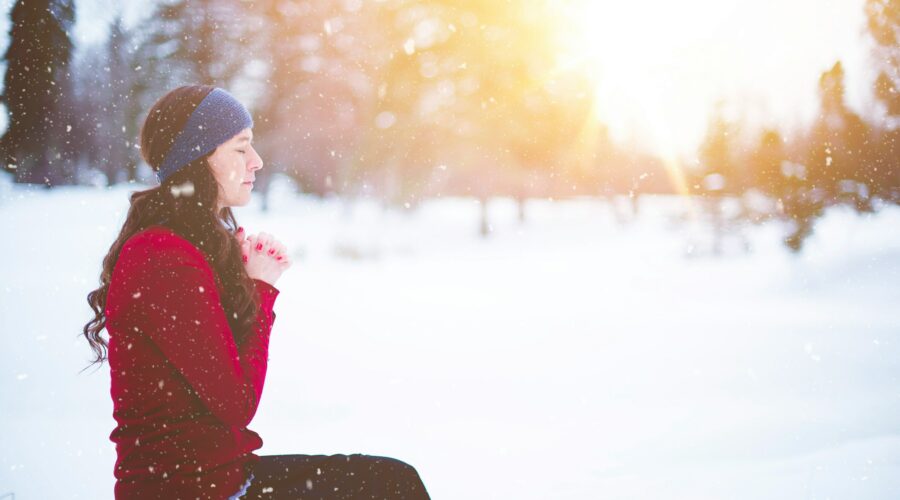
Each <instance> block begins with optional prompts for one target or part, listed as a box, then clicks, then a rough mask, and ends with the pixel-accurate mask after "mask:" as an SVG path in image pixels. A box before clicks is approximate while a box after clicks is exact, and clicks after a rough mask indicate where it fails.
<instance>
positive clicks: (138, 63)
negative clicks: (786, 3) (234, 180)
mask: <svg viewBox="0 0 900 500" xmlns="http://www.w3.org/2000/svg"><path fill="white" fill-rule="evenodd" d="M152 5H153V9H154V11H153V13H152V15H149V16H148V17H146V18H145V19H143V20H142V21H141V22H140V23H138V24H137V25H135V26H127V25H126V24H125V23H124V21H123V20H122V19H121V17H117V18H116V19H115V20H114V21H113V22H112V24H111V26H110V29H109V36H108V38H107V39H106V40H105V41H104V42H103V43H99V44H95V45H92V46H89V47H79V49H80V50H79V51H78V57H74V54H75V51H74V48H75V47H73V43H72V38H71V30H72V26H73V24H74V21H75V3H74V1H72V0H27V1H24V0H18V1H16V2H15V4H14V6H13V8H12V11H11V19H12V27H11V29H10V44H9V47H8V49H7V51H6V54H5V56H4V59H5V61H6V63H7V68H6V73H5V75H4V90H3V93H2V95H0V102H2V103H3V104H4V105H5V107H6V112H7V114H8V117H9V120H8V122H9V125H8V127H7V130H6V131H5V133H4V135H3V137H2V139H0V154H2V155H3V168H4V170H5V171H7V172H9V173H10V174H11V175H12V176H13V177H14V179H15V181H16V182H20V183H32V184H44V185H47V186H48V187H50V186H57V185H63V184H76V183H93V184H100V185H106V184H116V183H121V182H134V181H138V180H147V181H152V178H151V177H150V175H149V171H148V169H147V168H146V166H144V165H142V163H141V160H140V155H139V150H138V145H137V140H138V135H139V127H140V123H141V122H142V120H143V118H144V116H143V113H145V112H146V110H147V109H149V107H150V106H151V104H152V103H153V102H154V101H155V100H156V99H157V98H158V97H159V96H161V95H162V94H164V93H165V92H166V91H168V90H169V89H171V88H174V87H175V86H178V85H182V84H188V83H205V84H211V85H217V86H222V87H225V88H228V89H229V90H231V91H232V92H234V93H236V94H238V95H239V96H246V97H247V99H245V101H246V102H247V104H248V106H249V107H250V108H251V110H252V112H253V113H254V118H255V123H256V125H255V133H256V136H257V137H258V140H257V142H258V144H259V147H260V149H261V151H262V152H263V157H264V159H265V160H266V163H267V168H266V169H263V170H262V171H261V172H262V173H265V175H263V176H261V177H262V179H261V182H260V185H261V186H260V187H261V188H262V189H263V190H265V186H266V181H267V176H268V175H271V173H273V172H282V173H284V174H286V175H289V176H291V177H292V178H293V179H295V180H296V182H297V184H298V186H299V187H300V188H301V189H302V190H303V191H305V192H310V193H316V194H319V195H326V194H330V193H335V194H340V195H343V196H358V195H375V196H379V197H380V198H381V199H383V200H385V202H386V203H390V204H402V205H404V206H414V205H416V204H417V203H419V202H420V201H422V200H423V199H427V198H431V197H436V196H472V197H476V198H480V199H482V200H487V199H488V198H490V197H494V196H508V197H512V198H515V199H517V200H520V201H521V202H524V200H526V199H528V198H534V197H543V198H547V197H550V198H553V199H561V198H565V197H570V196H613V195H622V194H628V195H630V198H632V199H635V200H636V199H637V196H638V195H640V194H644V193H674V192H678V191H679V190H677V189H676V187H675V185H674V183H673V182H672V180H671V177H670V175H669V174H668V173H667V170H666V168H664V165H663V163H662V162H661V161H660V160H659V159H657V158H655V157H654V156H652V155H649V154H646V153H642V152H640V151H636V150H634V149H632V148H624V147H622V146H619V145H617V144H616V143H614V142H613V141H612V140H611V138H610V136H609V133H608V130H607V128H606V127H605V126H604V125H603V124H602V123H598V122H597V121H596V118H595V117H594V116H592V115H591V112H590V110H591V109H592V107H593V98H594V96H593V89H592V85H591V83H590V82H589V81H588V80H587V79H586V77H585V76H584V75H582V74H580V73H579V72H578V71H565V70H563V71H561V70H559V61H558V55H557V54H555V53H554V49H553V47H554V46H555V45H554V43H553V42H554V36H557V35H558V33H559V32H560V31H561V30H562V29H563V27H561V26H556V25H554V24H553V21H552V20H553V19H554V16H552V15H551V14H552V13H551V11H550V9H552V5H550V4H549V3H548V2H546V0H515V1H503V2H483V1H479V0H384V1H381V2H363V1H354V0H348V1H342V2H334V1H331V0H308V1H305V2H284V1H278V0H257V1H254V2H217V1H214V0H192V1H187V0H158V1H157V2H155V3H153V4H152ZM865 9H866V15H867V20H868V32H869V36H870V37H871V40H872V41H873V46H874V47H875V48H874V51H875V54H874V55H875V57H873V60H874V61H876V64H877V65H879V67H878V68H876V69H877V71H878V78H877V79H876V82H875V87H874V89H873V94H874V98H875V99H876V100H877V101H878V102H879V103H880V105H881V108H882V109H881V112H880V115H879V116H872V117H865V119H864V118H863V117H861V116H859V115H857V114H856V113H855V112H853V111H852V110H850V109H849V108H848V107H847V106H846V102H845V97H844V71H843V68H842V66H841V63H840V62H837V63H835V65H834V66H833V67H832V68H831V69H829V70H828V71H826V72H824V73H823V74H822V76H821V78H820V80H819V100H820V109H821V112H820V114H819V116H818V118H817V119H816V120H815V123H814V124H813V125H812V126H811V128H810V129H809V130H806V131H802V133H799V134H795V136H794V137H792V138H791V140H790V141H786V140H784V138H783V133H782V131H779V130H777V129H768V130H763V131H761V132H760V133H759V135H758V138H757V139H756V141H755V144H753V145H751V146H750V147H747V146H746V145H745V144H741V143H739V142H738V141H737V134H736V133H734V128H735V127H736V124H733V123H729V122H728V120H726V119H725V118H724V117H723V116H722V115H721V114H715V115H714V116H713V117H712V119H711V120H710V122H709V131H708V134H707V137H706V139H705V141H704V142H703V144H702V145H701V147H700V150H699V151H698V153H699V155H698V156H699V158H700V164H699V165H698V166H695V167H694V168H689V169H686V170H685V175H686V180H687V182H686V185H687V188H688V191H689V193H688V194H692V195H698V196H702V197H705V198H707V199H710V200H718V199H724V198H728V197H730V198H734V197H744V196H746V195H748V194H751V193H755V194H759V195H762V196H765V197H767V198H768V199H770V200H772V208H771V209H770V210H765V211H763V212H753V211H752V210H748V212H747V217H749V218H752V219H754V220H762V219H765V218H772V217H778V218H783V219H785V220H787V221H789V222H790V224H791V225H792V228H793V229H792V231H791V234H790V235H789V236H788V238H787V240H786V243H787V244H788V245H789V246H790V247H791V248H793V249H799V248H801V246H802V244H803V241H804V239H805V238H806V236H808V234H810V231H811V228H812V225H813V222H814V220H815V219H816V218H817V217H818V216H819V215H821V214H822V212H823V211H824V209H825V208H827V207H828V206H831V205H835V204H849V205H852V206H853V207H855V208H856V209H857V210H859V211H861V212H864V211H871V210H874V209H875V208H877V206H878V204H879V203H898V200H900V167H898V164H897V162H898V160H897V158H898V156H897V154H896V153H895V151H894V148H895V144H896V142H897V134H898V123H900V101H898V99H900V97H898V92H897V85H898V83H900V69H898V68H900V64H898V58H900V53H898V50H900V49H898V41H897V36H898V32H900V19H898V17H900V14H898V12H900V0H867V2H866V5H865ZM484 205H485V204H484V203H483V204H482V206H484ZM708 206H711V207H715V203H712V204H709V205H708Z"/></svg>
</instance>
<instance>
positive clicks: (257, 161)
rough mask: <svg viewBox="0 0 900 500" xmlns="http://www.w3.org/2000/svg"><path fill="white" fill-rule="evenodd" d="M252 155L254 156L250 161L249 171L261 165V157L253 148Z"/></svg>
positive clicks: (259, 167) (257, 168)
mask: <svg viewBox="0 0 900 500" xmlns="http://www.w3.org/2000/svg"><path fill="white" fill-rule="evenodd" d="M253 156H254V157H255V158H253V159H252V160H251V162H250V171H251V172H252V171H254V170H259V169H261V168H262V167H263V160H262V157H261V156H259V153H257V152H256V150H255V149H254V150H253Z"/></svg>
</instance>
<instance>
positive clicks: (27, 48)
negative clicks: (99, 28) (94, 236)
mask: <svg viewBox="0 0 900 500" xmlns="http://www.w3.org/2000/svg"><path fill="white" fill-rule="evenodd" d="M11 17H12V27H11V29H10V43H9V48H8V49H7V51H6V55H5V56H4V58H5V60H6V62H7V70H6V75H5V77H4V93H3V95H2V97H0V99H2V102H3V103H4V104H5V105H6V108H7V113H8V115H9V126H8V128H7V130H6V133H5V134H4V136H3V138H2V139H0V149H2V152H3V157H4V165H3V168H4V169H5V170H7V171H10V172H13V173H14V175H15V180H16V182H21V183H33V184H46V185H47V186H53V185H58V184H66V183H71V182H74V165H73V162H72V157H73V151H74V148H75V147H76V146H77V145H76V144H74V143H73V141H72V140H71V138H72V137H73V136H72V129H73V126H72V125H73V123H72V119H73V116H72V112H71V106H72V103H73V99H72V98H71V77H70V74H69V62H70V59H71V54H72V41H71V39H70V30H71V29H72V26H73V25H74V22H75V5H74V2H73V0H17V1H16V3H15V5H14V6H13V9H12V15H11Z"/></svg>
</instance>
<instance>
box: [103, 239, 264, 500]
mask: <svg viewBox="0 0 900 500" xmlns="http://www.w3.org/2000/svg"><path fill="white" fill-rule="evenodd" d="M254 282H255V284H256V292H257V293H258V295H259V302H260V304H261V307H260V312H259V314H258V315H257V317H256V326H255V328H254V331H253V332H251V333H250V334H249V336H248V338H247V340H246V341H244V342H243V343H242V344H241V345H236V344H235V341H234V339H233V336H232V332H231V329H230V328H229V325H228V321H227V320H226V316H225V312H224V310H223V309H222V304H221V301H220V296H221V293H222V288H221V283H220V282H219V279H218V277H217V276H216V274H215V272H214V271H213V269H212V267H211V266H210V265H209V263H208V262H207V260H206V258H205V256H204V254H203V253H202V252H201V251H200V250H199V249H198V248H197V247H195V246H194V245H192V244H191V243H190V242H189V241H187V240H186V239H184V238H182V237H180V236H178V235H177V234H176V233H175V232H173V231H172V230H171V229H168V228H166V227H164V226H151V227H149V228H147V229H145V230H144V231H141V232H139V233H137V234H135V235H134V236H132V237H131V238H129V240H128V241H127V242H126V244H125V246H124V247H123V248H122V252H121V254H120V255H119V260H118V261H117V262H116V265H115V268H114V270H113V274H112V280H111V283H110V286H109V294H108V296H107V302H106V317H107V324H106V328H107V331H108V332H109V338H110V341H109V366H110V373H111V378H112V385H111V388H110V394H111V395H112V399H113V407H114V411H113V418H115V420H116V422H117V424H118V425H117V426H116V428H115V430H113V432H112V434H110V439H111V440H112V441H113V442H114V443H116V453H117V460H116V467H115V472H114V474H115V477H116V479H117V481H116V486H115V495H116V498H117V499H118V498H127V499H144V498H166V499H176V498H181V499H194V498H217V499H222V498H228V496H229V495H232V494H234V493H235V492H237V491H238V490H239V489H240V487H241V484H242V483H243V482H244V480H245V479H246V477H245V476H246V474H245V469H244V465H245V464H246V463H249V462H251V461H256V460H258V457H257V456H256V455H255V454H253V451H254V450H257V449H259V448H260V447H261V446H262V439H260V437H259V435H257V434H256V433H255V432H253V431H251V430H249V429H247V425H248V424H249V423H250V420H251V419H253V415H254V414H255V413H256V408H257V405H258V404H259V399H260V396H261V395H262V390H263V383H264V382H265V378H266V366H267V360H268V352H269V334H270V332H271V330H272V323H273V322H274V321H275V313H274V311H273V310H272V307H273V304H274V302H275V298H276V297H277V296H278V289H276V288H275V287H273V286H271V285H269V284H268V283H266V282H264V281H260V280H254Z"/></svg>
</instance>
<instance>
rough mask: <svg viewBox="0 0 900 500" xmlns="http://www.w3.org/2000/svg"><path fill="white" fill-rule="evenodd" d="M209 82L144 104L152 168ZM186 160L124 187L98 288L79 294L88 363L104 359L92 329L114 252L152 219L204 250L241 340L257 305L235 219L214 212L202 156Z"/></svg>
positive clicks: (212, 186)
mask: <svg viewBox="0 0 900 500" xmlns="http://www.w3.org/2000/svg"><path fill="white" fill-rule="evenodd" d="M213 88H214V87H211V86H208V85H186V86H182V87H178V88H176V89H174V90H172V91H170V92H169V93H167V94H166V95H164V96H162V97H161V98H160V99H159V100H158V101H156V103H155V104H154V105H153V107H152V108H150V111H149V112H148V113H147V118H146V119H145V120H144V124H143V126H142V127H141V156H142V157H143V158H144V161H146V162H147V164H149V165H150V167H151V168H153V170H154V171H157V170H159V167H160V165H162V162H163V159H164V157H165V155H166V153H167V152H168V151H169V148H170V147H171V146H172V143H173V142H175V138H176V136H177V134H178V132H180V131H181V129H182V127H184V124H185V123H186V122H187V120H188V118H189V117H190V115H191V113H192V112H193V111H194V109H195V108H196V107H197V106H198V105H199V104H200V101H202V100H203V98H204V97H206V95H207V94H208V93H209V92H211V91H212V90H213ZM210 155H212V153H209V154H207V155H205V156H204V157H202V158H198V159H197V160H194V161H193V162H191V163H190V164H188V165H187V166H185V167H183V168H181V169H180V170H179V171H178V172H176V173H175V174H173V175H172V176H170V177H169V178H168V179H166V180H165V181H164V182H163V183H162V184H161V185H159V186H157V187H154V188H150V189H146V190H144V191H135V192H133V193H131V208H129V209H128V215H127V216H126V218H125V223H124V224H123V225H122V229H121V230H120V231H119V236H118V237H117V238H116V240H115V241H114V242H113V244H112V246H111V247H110V248H109V252H108V253H107V254H106V257H104V258H103V268H102V271H101V273H100V287H99V288H97V289H96V290H94V291H92V292H90V293H89V294H88V296H87V301H88V304H89V305H90V306H91V309H93V310H94V318H93V319H92V320H90V321H89V322H88V323H87V324H86V325H84V331H83V334H84V337H85V338H86V339H87V341H88V343H89V344H90V346H91V349H93V351H94V355H95V358H94V360H93V361H92V362H91V364H92V365H93V364H96V363H100V364H102V363H103V361H104V360H106V353H107V346H108V344H107V342H106V340H104V339H103V337H102V336H101V335H100V332H101V331H102V330H103V329H104V328H105V327H106V313H105V309H106V294H107V292H108V291H109V283H110V279H111V277H112V272H113V268H114V267H115V264H116V261H117V260H118V258H119V252H121V250H122V247H123V246H124V245H125V242H126V241H128V238H130V237H131V236H133V235H134V234H135V233H138V232H140V231H141V230H143V229H145V228H147V227H149V226H151V225H154V224H158V225H163V226H167V227H169V228H171V229H172V230H174V231H175V232H176V233H178V234H179V235H180V236H182V237H183V238H185V239H187V240H188V241H190V242H191V243H193V244H194V246H196V247H197V248H198V249H199V250H200V251H202V252H203V253H204V255H205V256H206V258H207V260H208V261H209V263H210V265H211V266H212V268H213V270H214V271H215V272H216V274H217V275H218V277H219V280H220V281H221V283H222V288H223V291H224V293H223V294H222V297H221V298H222V308H223V309H224V310H225V315H226V317H227V318H228V323H229V325H230V326H231V331H232V332H233V334H234V337H235V341H236V342H238V343H241V342H242V341H243V340H244V338H245V337H246V335H247V334H248V333H249V332H250V329H251V327H252V325H253V323H254V318H255V316H256V312H257V309H258V307H259V305H258V303H257V300H256V293H255V284H254V283H253V280H251V279H250V276H249V275H248V274H247V271H246V269H244V264H243V260H242V258H241V249H240V246H239V245H238V242H237V239H236V238H235V237H234V234H233V232H234V230H235V229H237V220H236V219H235V217H234V214H233V213H232V211H231V208H229V207H224V208H222V209H221V210H220V211H218V213H217V206H218V205H217V199H218V195H219V184H218V183H217V181H216V178H215V177H214V175H213V173H212V171H211V170H210V167H209V163H208V162H207V159H208V158H209V156H210Z"/></svg>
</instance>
